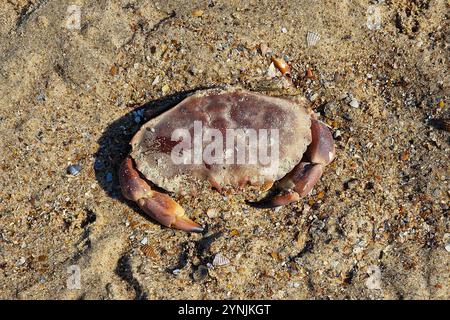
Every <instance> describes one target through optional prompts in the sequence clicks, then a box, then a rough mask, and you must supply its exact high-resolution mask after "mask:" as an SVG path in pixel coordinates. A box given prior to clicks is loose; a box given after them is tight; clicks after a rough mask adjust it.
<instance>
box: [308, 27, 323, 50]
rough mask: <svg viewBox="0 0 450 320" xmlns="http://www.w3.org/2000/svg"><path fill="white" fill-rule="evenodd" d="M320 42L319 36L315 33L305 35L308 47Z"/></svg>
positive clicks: (309, 32) (310, 32)
mask: <svg viewBox="0 0 450 320" xmlns="http://www.w3.org/2000/svg"><path fill="white" fill-rule="evenodd" d="M319 40H320V35H319V34H318V33H315V32H313V31H308V33H307V34H306V43H307V44H308V47H312V46H315V45H316V44H317V42H319Z"/></svg>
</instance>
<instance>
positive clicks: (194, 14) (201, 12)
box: [192, 9, 203, 18]
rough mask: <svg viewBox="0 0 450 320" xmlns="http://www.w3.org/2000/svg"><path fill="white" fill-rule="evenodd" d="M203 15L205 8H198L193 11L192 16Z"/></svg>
mask: <svg viewBox="0 0 450 320" xmlns="http://www.w3.org/2000/svg"><path fill="white" fill-rule="evenodd" d="M202 15H203V10H199V9H197V10H194V11H192V16H193V17H197V18H198V17H201V16H202Z"/></svg>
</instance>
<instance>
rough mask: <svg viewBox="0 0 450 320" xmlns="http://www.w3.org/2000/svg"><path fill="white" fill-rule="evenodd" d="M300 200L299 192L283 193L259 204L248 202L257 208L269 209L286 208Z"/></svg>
mask: <svg viewBox="0 0 450 320" xmlns="http://www.w3.org/2000/svg"><path fill="white" fill-rule="evenodd" d="M298 200H300V195H299V194H298V193H297V192H281V193H279V194H277V195H276V196H273V197H269V198H267V199H263V200H261V201H258V202H247V203H248V204H249V205H251V206H252V207H255V208H261V209H267V208H276V207H281V206H285V205H287V204H289V203H292V202H297V201H298Z"/></svg>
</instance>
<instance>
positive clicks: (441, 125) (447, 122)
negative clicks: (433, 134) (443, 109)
mask: <svg viewBox="0 0 450 320" xmlns="http://www.w3.org/2000/svg"><path fill="white" fill-rule="evenodd" d="M428 123H429V124H430V125H431V126H433V127H434V128H436V129H439V130H445V131H447V132H450V119H430V120H429V121H428Z"/></svg>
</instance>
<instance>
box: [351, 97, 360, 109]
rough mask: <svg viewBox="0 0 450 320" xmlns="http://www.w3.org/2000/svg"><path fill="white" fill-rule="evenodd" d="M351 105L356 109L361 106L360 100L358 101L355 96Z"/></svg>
mask: <svg viewBox="0 0 450 320" xmlns="http://www.w3.org/2000/svg"><path fill="white" fill-rule="evenodd" d="M349 105H350V107H352V108H355V109H357V108H359V102H358V100H356V99H354V98H353V99H352V100H351V101H350V102H349Z"/></svg>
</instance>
